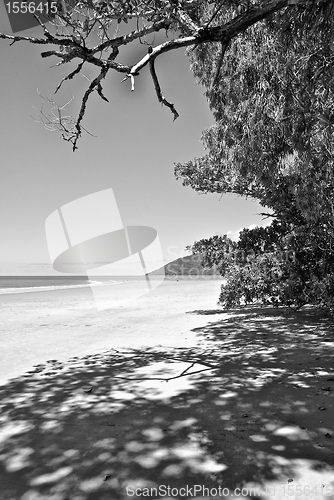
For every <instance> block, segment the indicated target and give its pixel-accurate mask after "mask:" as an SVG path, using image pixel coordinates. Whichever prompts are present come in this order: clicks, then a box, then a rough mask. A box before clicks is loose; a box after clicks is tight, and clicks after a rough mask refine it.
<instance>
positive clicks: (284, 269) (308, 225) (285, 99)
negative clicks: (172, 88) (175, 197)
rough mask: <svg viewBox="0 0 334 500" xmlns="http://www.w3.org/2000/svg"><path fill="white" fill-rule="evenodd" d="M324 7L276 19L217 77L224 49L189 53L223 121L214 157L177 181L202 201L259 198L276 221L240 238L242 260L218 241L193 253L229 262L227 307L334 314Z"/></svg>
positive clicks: (331, 79) (185, 168) (331, 85)
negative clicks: (315, 309)
mask: <svg viewBox="0 0 334 500" xmlns="http://www.w3.org/2000/svg"><path fill="white" fill-rule="evenodd" d="M317 5H318V6H319V2H314V4H313V6H312V8H313V11H304V12H303V13H302V14H303V15H301V13H299V14H300V16H299V15H297V14H298V12H297V11H296V12H295V15H290V16H289V17H286V16H285V15H283V16H282V15H281V13H277V14H276V15H275V16H272V17H271V18H266V19H264V20H263V21H261V22H259V23H257V24H256V25H253V26H251V27H250V28H249V29H248V30H247V32H246V33H245V34H244V35H243V36H242V37H237V38H235V39H233V40H232V41H231V42H230V44H229V48H228V51H227V52H226V53H225V54H224V64H223V65H222V66H221V68H220V74H219V76H218V77H217V68H216V67H215V66H214V65H213V64H211V63H210V62H211V61H212V60H214V58H213V57H212V54H211V52H212V51H218V50H219V49H218V48H217V47H213V46H198V47H196V48H195V50H194V51H193V52H192V54H190V57H191V60H192V69H193V71H194V73H195V75H196V76H197V78H198V79H199V81H200V82H201V83H202V84H203V85H204V86H205V87H206V95H207V98H208V101H209V104H210V107H211V109H212V110H213V113H214V117H215V123H214V125H213V126H212V127H211V128H210V129H209V130H207V131H205V132H204V133H203V136H202V140H203V143H204V146H205V148H206V155H205V156H203V157H202V158H195V159H193V160H191V161H188V162H186V163H185V164H178V165H177V166H176V170H175V172H176V176H177V177H178V178H179V179H181V180H182V182H183V184H184V185H189V186H191V187H192V188H194V189H195V190H196V191H199V192H202V193H205V192H218V193H235V194H239V195H243V196H250V197H253V198H256V199H258V200H259V201H260V203H261V205H262V206H263V207H265V209H266V210H267V212H265V213H264V214H263V215H266V216H270V217H272V218H273V222H272V224H271V226H269V227H267V228H256V229H253V230H244V231H243V232H242V233H241V234H240V238H239V241H238V242H237V244H236V246H235V249H234V257H233V259H232V258H231V255H228V256H226V253H224V251H225V247H226V243H225V242H224V245H223V244H222V241H220V240H219V239H218V240H217V237H213V238H211V239H209V240H205V241H203V240H201V241H200V242H197V243H195V244H194V245H193V247H192V249H193V250H194V251H197V252H198V251H201V253H202V255H203V259H204V262H205V261H207V262H209V264H210V265H212V262H211V263H210V255H211V254H212V251H214V255H216V260H217V258H218V256H220V258H221V261H222V262H223V263H224V266H222V265H221V264H220V267H221V268H223V270H224V275H225V276H226V277H227V280H228V281H227V285H226V286H225V287H223V288H222V293H221V297H220V299H221V301H222V302H223V303H224V304H225V305H226V306H227V307H232V306H234V305H237V304H239V303H240V301H244V302H246V303H248V302H252V301H253V300H261V301H262V302H264V303H272V304H275V305H278V304H285V305H289V306H291V307H297V308H298V307H300V306H302V305H303V304H306V303H313V304H318V305H321V306H325V307H327V308H331V309H333V306H334V258H333V247H334V245H333V237H334V205H333V203H334V200H333V193H334V170H333V167H334V162H333V153H334V150H333V144H334V143H333V125H334V69H333V68H334V64H333V63H334V52H333V48H334V45H333V4H332V5H329V4H327V5H326V8H327V9H328V10H326V15H325V14H323V15H322V16H320V18H318V17H317V16H316V17H313V18H312V12H314V9H315V6H317ZM322 7H325V3H324V4H323V5H322ZM221 50H222V49H221ZM223 50H224V49H223ZM215 57H217V55H216V56H215ZM212 82H214V84H212ZM217 243H219V244H218V247H217ZM210 252H211V253H210ZM241 253H243V255H245V254H246V255H247V259H244V258H243V259H240V254H241ZM208 257H209V261H208Z"/></svg>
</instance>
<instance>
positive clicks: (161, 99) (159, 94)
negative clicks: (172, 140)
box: [150, 59, 179, 121]
mask: <svg viewBox="0 0 334 500" xmlns="http://www.w3.org/2000/svg"><path fill="white" fill-rule="evenodd" d="M150 72H151V76H152V79H153V83H154V88H155V92H156V94H157V97H158V100H159V102H161V103H162V104H164V105H165V106H167V107H168V108H169V109H170V110H171V112H172V113H173V115H174V121H175V120H176V119H177V118H178V117H179V113H178V112H177V111H176V109H175V107H174V104H172V103H170V102H168V101H167V99H165V97H164V96H163V95H162V92H161V88H160V84H159V80H158V77H157V74H156V72H155V67H154V59H151V60H150Z"/></svg>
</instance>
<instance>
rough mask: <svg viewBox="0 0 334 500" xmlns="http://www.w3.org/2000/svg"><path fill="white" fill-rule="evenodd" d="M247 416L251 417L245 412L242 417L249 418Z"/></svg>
mask: <svg viewBox="0 0 334 500" xmlns="http://www.w3.org/2000/svg"><path fill="white" fill-rule="evenodd" d="M247 417H249V415H248V413H243V414H242V415H241V418H247Z"/></svg>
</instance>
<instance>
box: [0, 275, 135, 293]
mask: <svg viewBox="0 0 334 500" xmlns="http://www.w3.org/2000/svg"><path fill="white" fill-rule="evenodd" d="M129 278H130V277H129V276H127V277H125V276H106V277H104V276H97V277H96V279H95V278H94V279H89V278H88V277H87V276H0V295H1V294H11V293H24V292H33V291H36V292H38V291H44V290H57V289H65V288H78V287H88V286H92V285H94V286H101V285H104V284H107V283H109V284H110V283H119V282H122V281H129ZM132 279H133V278H132V277H131V281H132ZM134 279H135V278H134Z"/></svg>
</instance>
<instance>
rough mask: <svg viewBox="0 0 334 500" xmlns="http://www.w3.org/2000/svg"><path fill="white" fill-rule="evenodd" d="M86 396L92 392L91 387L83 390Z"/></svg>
mask: <svg viewBox="0 0 334 500" xmlns="http://www.w3.org/2000/svg"><path fill="white" fill-rule="evenodd" d="M83 391H84V392H85V393H86V394H89V393H90V392H93V387H87V388H86V389H84V390H83Z"/></svg>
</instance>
